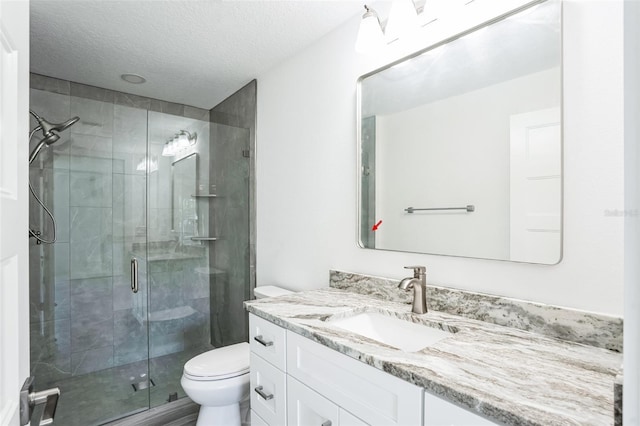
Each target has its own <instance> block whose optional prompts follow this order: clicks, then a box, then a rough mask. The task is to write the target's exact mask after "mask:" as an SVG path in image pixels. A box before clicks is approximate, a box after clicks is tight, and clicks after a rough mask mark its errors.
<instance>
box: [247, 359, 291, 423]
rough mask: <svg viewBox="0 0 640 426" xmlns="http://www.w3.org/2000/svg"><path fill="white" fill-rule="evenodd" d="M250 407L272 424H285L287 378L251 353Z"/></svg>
mask: <svg viewBox="0 0 640 426" xmlns="http://www.w3.org/2000/svg"><path fill="white" fill-rule="evenodd" d="M250 362H251V373H250V377H251V390H250V392H251V409H252V410H254V411H255V412H256V414H258V415H259V416H260V417H262V420H264V421H265V422H266V423H267V424H269V425H272V426H276V425H277V426H283V425H286V418H287V380H286V378H285V374H284V373H283V372H282V371H280V370H278V369H277V368H276V367H274V366H273V365H271V364H269V363H268V362H267V361H265V360H263V359H262V358H260V357H259V356H258V355H256V354H255V353H253V352H252V353H251V358H250Z"/></svg>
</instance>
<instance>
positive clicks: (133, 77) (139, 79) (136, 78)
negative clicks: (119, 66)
mask: <svg viewBox="0 0 640 426" xmlns="http://www.w3.org/2000/svg"><path fill="white" fill-rule="evenodd" d="M120 78H121V79H123V80H124V81H126V82H127V83H131V84H142V83H144V82H145V81H147V79H146V78H144V77H143V76H141V75H138V74H122V75H121V76H120Z"/></svg>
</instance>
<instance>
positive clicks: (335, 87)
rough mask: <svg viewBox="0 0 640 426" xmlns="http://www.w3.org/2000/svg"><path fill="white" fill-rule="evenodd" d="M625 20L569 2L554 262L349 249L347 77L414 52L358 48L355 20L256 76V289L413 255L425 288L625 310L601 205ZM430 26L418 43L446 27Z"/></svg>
mask: <svg viewBox="0 0 640 426" xmlns="http://www.w3.org/2000/svg"><path fill="white" fill-rule="evenodd" d="M474 4H475V6H474V7H476V8H481V7H483V4H489V3H487V1H485V0H478V1H475V2H473V3H471V5H474ZM505 4H506V2H505ZM480 12H481V10H480V9H476V10H475V11H474V12H473V13H474V14H475V15H474V16H480V14H481V13H480ZM460 13H461V12H460ZM474 16H472V17H471V18H473V17H474ZM467 17H468V16H467ZM463 18H465V16H463V15H460V21H462V20H463ZM622 18H623V14H622V3H621V2H618V1H615V2H608V1H602V2H600V1H597V2H590V1H566V2H565V3H564V102H565V115H564V123H565V127H564V129H565V139H564V144H565V146H564V155H565V161H564V215H565V217H564V258H563V260H562V262H561V263H560V264H558V265H554V266H541V265H529V264H518V263H510V262H500V261H491V260H477V259H463V258H456V257H445V256H430V255H418V254H410V253H397V252H386V251H376V250H365V249H360V248H358V247H357V245H356V166H355V165H356V120H355V111H356V104H355V87H356V80H357V78H358V77H359V75H361V74H362V73H364V72H365V71H367V70H371V69H374V68H376V67H377V66H380V65H382V64H383V63H385V61H388V60H389V58H393V57H394V55H395V57H399V56H401V55H402V54H403V53H407V51H408V50H410V49H411V47H409V46H406V45H401V44H399V43H394V45H392V46H390V47H389V49H388V51H387V52H383V54H381V55H379V56H377V57H373V58H363V57H359V56H357V55H356V54H355V53H354V50H353V45H354V41H355V37H356V33H357V27H358V21H359V17H354V18H353V19H352V20H351V21H349V22H347V23H346V24H345V25H343V26H341V27H340V28H338V29H337V30H335V31H333V32H332V33H330V34H329V35H327V36H326V37H324V38H323V39H322V40H320V41H319V42H317V43H316V44H314V45H312V46H311V47H310V48H309V49H307V50H305V51H304V52H301V53H300V54H298V55H296V56H294V57H293V58H291V59H290V60H289V61H287V62H285V63H282V64H281V65H279V66H278V67H277V68H275V69H273V70H271V71H269V72H267V73H265V74H263V75H261V76H259V78H258V133H257V136H258V153H257V182H258V184H257V191H258V192H257V199H258V205H257V209H258V210H257V211H258V223H257V226H258V238H257V280H258V281H257V283H258V285H266V284H279V285H282V286H285V287H290V288H293V289H297V290H304V289H312V288H319V287H324V286H327V285H328V270H329V269H341V270H347V271H354V272H362V273H369V274H375V275H380V276H386V277H393V278H402V277H404V276H406V275H407V271H405V270H404V269H402V267H403V266H404V265H413V264H422V265H425V266H427V268H428V280H429V281H430V282H431V283H436V284H441V285H447V286H451V287H457V288H463V289H468V290H473V291H480V292H486V293H491V294H499V295H504V296H511V297H517V298H522V299H528V300H534V301H539V302H545V303H552V304H557V305H563V306H569V307H574V308H580V309H585V310H590V311H596V312H602V313H609V314H616V315H621V314H622V290H623V283H622V268H623V218H622V217H617V216H610V215H605V210H609V211H611V210H615V209H622V208H623V207H624V199H623V142H622V136H623V134H622V93H623V92H622V90H623V87H622V83H623V82H622V28H623V26H622ZM441 22H442V25H444V23H445V22H446V21H445V20H442V21H441ZM450 22H454V21H450ZM456 22H457V20H456ZM429 31H431V33H425V35H424V37H425V40H427V39H429V40H430V41H434V40H435V39H437V38H438V37H442V36H443V35H444V34H446V30H444V29H442V28H441V29H440V30H438V31H436V27H434V29H433V30H429ZM436 33H438V34H436ZM414 47H415V46H414Z"/></svg>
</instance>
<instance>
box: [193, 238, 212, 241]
mask: <svg viewBox="0 0 640 426" xmlns="http://www.w3.org/2000/svg"><path fill="white" fill-rule="evenodd" d="M217 239H218V237H191V241H215V240H217Z"/></svg>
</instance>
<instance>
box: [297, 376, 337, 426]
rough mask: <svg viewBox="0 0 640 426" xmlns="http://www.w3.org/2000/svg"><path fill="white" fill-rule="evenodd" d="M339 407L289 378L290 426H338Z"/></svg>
mask: <svg viewBox="0 0 640 426" xmlns="http://www.w3.org/2000/svg"><path fill="white" fill-rule="evenodd" d="M338 412H339V409H338V406H337V405H336V404H334V403H333V402H331V401H329V400H328V399H326V398H324V397H323V396H322V395H320V394H318V393H317V392H314V391H313V390H311V389H309V388H308V387H306V386H305V385H303V384H302V383H300V382H299V381H297V380H296V379H294V378H293V377H291V376H287V425H288V426H338V423H339V422H338Z"/></svg>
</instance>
